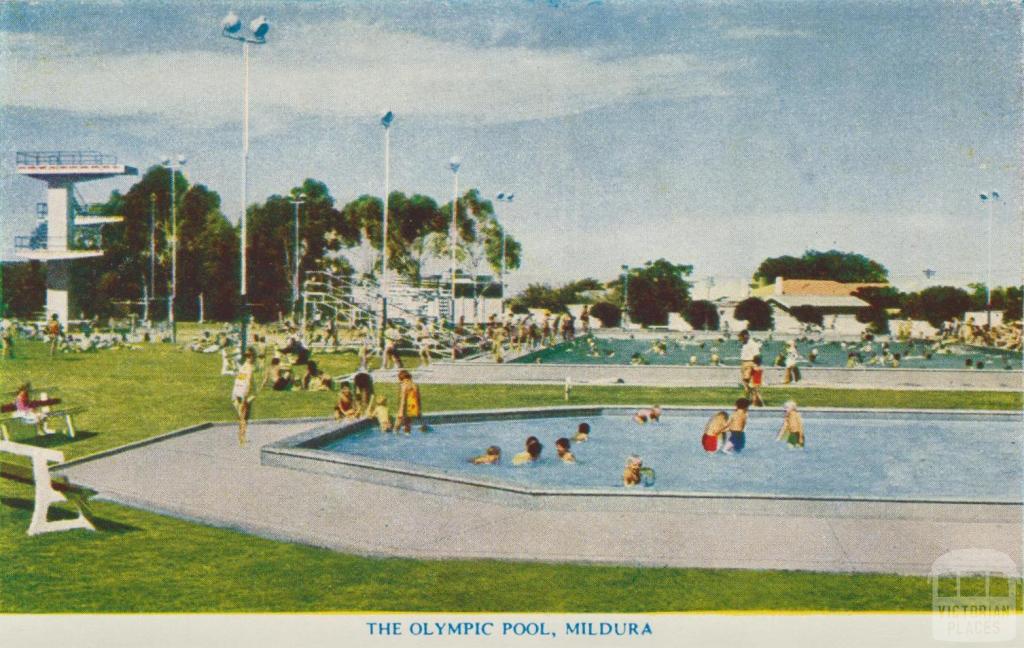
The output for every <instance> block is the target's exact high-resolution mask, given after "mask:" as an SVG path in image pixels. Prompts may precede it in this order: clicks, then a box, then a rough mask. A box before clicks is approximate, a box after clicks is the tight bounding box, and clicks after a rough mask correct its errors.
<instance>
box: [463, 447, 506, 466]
mask: <svg viewBox="0 0 1024 648" xmlns="http://www.w3.org/2000/svg"><path fill="white" fill-rule="evenodd" d="M499 461H501V448H499V447H498V446H490V447H489V448H487V452H485V453H484V454H482V455H480V456H479V457H473V458H472V459H470V460H469V462H470V463H473V464H496V463H498V462H499Z"/></svg>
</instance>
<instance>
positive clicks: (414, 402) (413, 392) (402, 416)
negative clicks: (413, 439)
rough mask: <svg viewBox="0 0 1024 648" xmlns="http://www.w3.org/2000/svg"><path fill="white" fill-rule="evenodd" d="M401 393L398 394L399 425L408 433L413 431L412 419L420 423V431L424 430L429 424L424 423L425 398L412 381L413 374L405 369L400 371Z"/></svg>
mask: <svg viewBox="0 0 1024 648" xmlns="http://www.w3.org/2000/svg"><path fill="white" fill-rule="evenodd" d="M398 381H399V385H400V393H399V396H398V423H397V425H398V427H401V428H402V429H404V430H405V433H406V434H409V433H410V432H411V427H412V419H413V418H415V419H416V422H417V423H419V424H420V432H424V431H426V429H427V426H425V425H423V419H422V418H421V417H422V416H423V400H422V399H421V398H420V388H419V387H417V386H416V383H414V382H413V381H412V374H410V373H409V372H408V371H406V370H405V369H402V370H401V371H399V372H398Z"/></svg>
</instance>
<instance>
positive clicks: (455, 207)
mask: <svg viewBox="0 0 1024 648" xmlns="http://www.w3.org/2000/svg"><path fill="white" fill-rule="evenodd" d="M448 166H449V167H450V168H451V170H452V175H454V176H455V188H454V190H453V192H452V230H451V232H450V233H449V236H448V247H450V248H451V249H452V321H453V322H454V321H455V245H456V243H457V242H458V235H459V229H458V225H457V224H456V222H455V219H456V215H457V214H458V213H459V167H460V166H462V160H460V159H459V157H458V156H454V157H452V159H451V161H450V162H449V163H448Z"/></svg>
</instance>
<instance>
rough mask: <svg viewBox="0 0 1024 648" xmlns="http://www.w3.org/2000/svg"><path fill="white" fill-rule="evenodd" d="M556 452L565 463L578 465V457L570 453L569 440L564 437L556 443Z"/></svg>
mask: <svg viewBox="0 0 1024 648" xmlns="http://www.w3.org/2000/svg"><path fill="white" fill-rule="evenodd" d="M555 452H557V453H558V458H559V459H561V460H562V461H564V462H565V463H576V457H575V455H573V453H572V452H570V451H569V439H567V438H565V437H562V438H560V439H558V440H556V441H555Z"/></svg>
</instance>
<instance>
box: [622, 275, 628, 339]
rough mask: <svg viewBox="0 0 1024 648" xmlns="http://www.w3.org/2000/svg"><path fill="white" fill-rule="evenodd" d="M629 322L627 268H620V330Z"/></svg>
mask: <svg viewBox="0 0 1024 648" xmlns="http://www.w3.org/2000/svg"><path fill="white" fill-rule="evenodd" d="M628 321H629V266H628V265H624V266H622V328H626V323H627V322H628Z"/></svg>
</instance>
